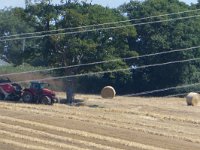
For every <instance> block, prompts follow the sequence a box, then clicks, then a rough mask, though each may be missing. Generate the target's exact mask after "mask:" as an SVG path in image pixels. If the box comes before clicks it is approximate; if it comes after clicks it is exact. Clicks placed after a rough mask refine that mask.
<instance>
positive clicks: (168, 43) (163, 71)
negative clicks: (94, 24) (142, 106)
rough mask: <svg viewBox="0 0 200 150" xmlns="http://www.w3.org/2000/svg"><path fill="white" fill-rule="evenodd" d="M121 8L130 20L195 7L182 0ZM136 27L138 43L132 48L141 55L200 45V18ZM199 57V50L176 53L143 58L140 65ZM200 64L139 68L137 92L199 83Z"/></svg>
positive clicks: (156, 0) (158, 0)
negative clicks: (181, 0)
mask: <svg viewBox="0 0 200 150" xmlns="http://www.w3.org/2000/svg"><path fill="white" fill-rule="evenodd" d="M120 9H121V10H123V12H124V13H127V16H128V17H129V18H130V19H135V18H143V17H149V16H157V15H162V14H168V13H174V12H180V11H185V10H189V9H192V8H191V7H190V6H188V5H186V4H185V3H183V2H179V1H178V0H170V1H168V0H145V1H142V2H139V1H131V2H130V3H128V4H126V5H123V6H121V8H120ZM197 14H198V12H192V13H184V14H176V15H175V14H174V15H169V16H163V17H156V18H149V19H146V20H142V21H137V22H134V21H133V23H139V22H153V21H159V20H167V19H173V18H180V17H185V16H193V15H197ZM135 28H136V30H137V36H136V38H135V40H134V41H132V45H133V47H135V48H136V50H137V52H138V53H139V54H140V55H142V54H150V53H156V52H162V51H171V50H174V49H181V48H188V47H193V46H197V45H199V44H200V43H199V40H198V37H199V36H198V35H199V31H200V30H199V19H198V17H196V18H191V19H183V20H174V21H172V20H171V21H164V22H160V23H151V24H146V25H140V26H135ZM199 56H200V52H199V50H193V51H183V52H176V53H171V54H167V55H162V56H154V57H149V58H145V59H141V60H140V61H138V62H137V65H147V64H155V63H164V62H169V61H177V60H183V59H189V58H194V57H199ZM198 64H199V63H198V62H193V63H179V64H172V65H166V66H160V67H154V68H151V67H150V68H146V69H142V70H137V69H136V70H134V71H133V83H132V84H133V87H134V89H135V91H137V92H140V91H145V90H154V89H160V88H165V87H170V86H177V85H181V84H187V83H192V82H197V81H199V75H197V74H196V72H197V71H198V70H199V69H198ZM161 94H163V93H161Z"/></svg>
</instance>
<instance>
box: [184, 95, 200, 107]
mask: <svg viewBox="0 0 200 150" xmlns="http://www.w3.org/2000/svg"><path fill="white" fill-rule="evenodd" d="M199 101H200V95H199V94H198V93H194V92H190V93H189V94H188V95H187V96H186V102H187V105H188V106H197V105H198V102H199Z"/></svg>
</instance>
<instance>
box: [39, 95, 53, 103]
mask: <svg viewBox="0 0 200 150" xmlns="http://www.w3.org/2000/svg"><path fill="white" fill-rule="evenodd" d="M41 103H42V104H45V105H52V104H53V102H52V100H51V98H50V97H48V96H43V97H42V98H41Z"/></svg>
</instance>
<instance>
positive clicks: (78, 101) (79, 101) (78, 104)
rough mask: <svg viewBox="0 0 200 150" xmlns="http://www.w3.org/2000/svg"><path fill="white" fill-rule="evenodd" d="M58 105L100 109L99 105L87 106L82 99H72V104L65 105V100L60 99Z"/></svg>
mask: <svg viewBox="0 0 200 150" xmlns="http://www.w3.org/2000/svg"><path fill="white" fill-rule="evenodd" d="M58 103H60V104H66V105H69V106H75V107H81V106H85V107H90V108H102V107H101V106H99V105H95V104H94V105H88V104H86V103H85V100H83V99H74V101H73V103H72V104H67V100H66V99H60V100H59V102H58Z"/></svg>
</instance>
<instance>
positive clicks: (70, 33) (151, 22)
mask: <svg viewBox="0 0 200 150" xmlns="http://www.w3.org/2000/svg"><path fill="white" fill-rule="evenodd" d="M195 17H200V15H193V16H188V17H179V18H173V19H166V20H159V21H150V22H143V23H136V24H131V25H122V26H116V27H107V28H98V29H90V30H83V31H73V32H63V33H52V34H45V35H36V36H30V37H19V38H10V39H4V40H0V42H4V41H14V40H22V39H33V38H44V37H47V36H55V35H72V34H79V33H85V32H94V31H100V30H110V29H120V28H126V27H131V26H140V25H146V24H155V23H162V22H170V21H177V20H184V19H189V18H195Z"/></svg>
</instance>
